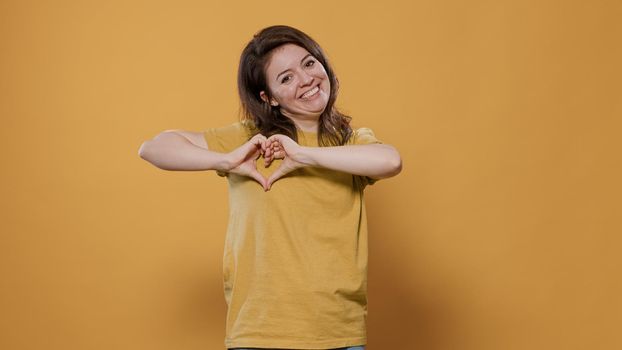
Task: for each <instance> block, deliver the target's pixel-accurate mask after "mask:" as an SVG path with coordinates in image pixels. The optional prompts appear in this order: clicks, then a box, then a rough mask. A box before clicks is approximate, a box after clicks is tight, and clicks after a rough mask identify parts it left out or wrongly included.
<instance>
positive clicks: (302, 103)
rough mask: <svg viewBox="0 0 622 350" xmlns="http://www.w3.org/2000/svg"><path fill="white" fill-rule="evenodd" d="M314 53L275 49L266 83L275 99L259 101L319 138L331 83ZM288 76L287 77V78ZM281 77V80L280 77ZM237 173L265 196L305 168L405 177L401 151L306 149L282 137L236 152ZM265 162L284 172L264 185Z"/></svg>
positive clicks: (368, 147)
mask: <svg viewBox="0 0 622 350" xmlns="http://www.w3.org/2000/svg"><path fill="white" fill-rule="evenodd" d="M308 55H309V52H308V51H307V50H306V49H304V48H302V47H300V46H297V45H294V44H285V45H283V46H280V47H278V48H276V49H275V50H274V51H273V53H272V55H271V57H270V58H269V61H268V64H267V66H266V71H265V73H266V79H267V85H268V90H269V91H270V95H271V97H270V98H268V94H266V92H265V91H261V92H260V97H261V98H262V100H263V101H264V102H265V103H270V104H271V105H272V106H274V107H278V108H280V110H281V113H282V114H283V115H284V116H286V117H288V118H290V119H291V120H292V121H293V122H294V123H295V124H296V126H297V127H298V128H299V129H301V130H303V131H311V132H317V129H318V125H319V118H320V115H321V114H322V112H323V111H324V109H325V108H326V105H327V104H328V100H329V96H330V88H331V86H330V80H329V78H328V75H327V74H326V70H325V69H324V67H323V66H322V65H321V64H320V62H319V61H318V60H317V59H316V58H315V57H313V56H308ZM282 72H285V73H282ZM281 73H282V74H281ZM315 87H318V88H319V91H318V92H317V93H316V94H315V95H314V96H311V98H308V99H305V98H303V97H302V95H303V94H304V93H306V92H308V91H311V90H312V89H314V88H315ZM234 153H235V157H233V158H235V160H233V161H232V164H234V165H233V169H231V171H232V172H234V173H241V174H245V175H247V176H250V177H252V178H254V179H255V180H257V181H258V182H259V183H261V184H262V185H263V187H264V190H265V191H268V190H269V189H270V187H271V186H272V184H273V183H274V182H275V181H277V180H278V179H279V178H281V177H282V176H283V175H285V174H287V173H289V172H291V171H293V170H296V169H298V168H301V167H307V166H312V167H324V168H328V169H333V170H338V171H344V172H348V173H352V174H357V175H365V176H370V177H372V178H375V179H381V178H385V177H390V176H395V175H397V174H398V173H399V172H400V171H401V158H400V156H399V153H398V152H397V150H396V149H395V148H394V147H393V146H390V145H386V144H372V145H352V146H338V147H303V146H300V145H299V144H298V143H296V141H294V140H292V139H291V138H290V137H288V136H286V135H282V134H276V135H272V136H270V137H269V138H266V137H265V136H263V135H261V134H258V135H256V136H255V137H254V138H253V139H251V140H249V141H248V142H247V143H246V144H244V145H243V146H242V147H240V148H239V149H238V150H236V151H235V152H234ZM260 156H263V157H264V158H265V163H266V166H269V165H270V163H271V162H272V160H273V159H283V161H282V162H281V164H280V166H279V167H278V168H277V169H276V170H275V171H274V172H273V173H272V174H271V175H270V177H269V178H268V179H265V178H264V177H263V175H261V174H260V173H259V172H258V171H257V168H256V160H257V158H259V157H260Z"/></svg>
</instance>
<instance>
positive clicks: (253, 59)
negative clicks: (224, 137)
mask: <svg viewBox="0 0 622 350" xmlns="http://www.w3.org/2000/svg"><path fill="white" fill-rule="evenodd" d="M284 44H295V45H298V46H300V47H302V48H304V49H306V50H307V51H308V52H309V53H310V54H312V55H313V56H314V57H315V58H316V59H317V60H318V61H319V62H320V63H321V64H322V65H323V66H324V69H325V70H326V73H327V75H328V79H329V81H330V96H329V99H328V104H327V105H326V108H325V109H324V111H323V112H322V114H321V115H320V118H319V126H318V145H320V146H341V145H344V144H345V143H346V142H348V140H349V139H350V137H351V136H352V128H351V127H350V121H351V120H352V118H351V117H349V116H347V115H345V114H343V113H341V112H339V111H338V110H337V108H336V107H335V100H336V99H337V93H338V91H339V81H338V80H337V76H336V75H335V72H334V71H333V68H332V67H331V65H330V63H329V62H328V58H327V57H326V55H325V54H324V51H323V50H322V48H321V47H320V45H318V43H317V42H315V40H313V39H312V38H311V37H310V36H309V35H307V34H305V33H303V32H302V31H300V30H298V29H296V28H293V27H290V26H286V25H275V26H270V27H267V28H264V29H262V30H260V31H259V32H257V33H256V34H255V35H254V36H253V39H251V40H250V42H249V43H248V44H247V45H246V47H245V48H244V50H243V51H242V55H241V57H240V65H239V67H238V93H239V95H240V103H241V105H240V108H241V110H242V118H241V119H242V121H243V122H246V123H248V122H249V121H251V122H252V123H248V124H251V126H252V127H253V128H254V130H253V133H252V134H253V135H255V134H257V133H261V134H263V135H265V136H268V137H269V136H271V135H274V134H283V135H287V136H289V137H290V138H291V139H293V140H294V141H296V142H298V134H297V130H296V125H295V124H294V122H293V121H292V120H291V119H290V118H288V117H286V116H285V115H283V114H282V113H281V110H280V106H276V107H275V106H272V105H270V103H267V102H265V101H264V100H262V99H261V97H260V92H261V91H262V90H263V91H264V92H265V94H266V95H267V97H268V100H269V99H270V97H271V94H270V90H269V89H268V84H267V79H266V67H267V65H268V62H269V60H270V57H271V55H272V53H273V50H274V49H276V48H278V47H280V46H281V45H284Z"/></svg>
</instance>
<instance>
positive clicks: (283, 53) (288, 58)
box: [266, 44, 309, 76]
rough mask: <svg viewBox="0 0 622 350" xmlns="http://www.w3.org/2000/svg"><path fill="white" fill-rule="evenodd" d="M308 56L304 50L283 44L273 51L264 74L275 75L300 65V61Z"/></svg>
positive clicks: (307, 52) (296, 46)
mask: <svg viewBox="0 0 622 350" xmlns="http://www.w3.org/2000/svg"><path fill="white" fill-rule="evenodd" d="M308 54H309V51H307V50H306V49H304V48H302V47H300V46H298V45H294V44H285V45H282V46H279V47H277V48H276V49H274V52H273V53H272V55H271V56H270V59H269V60H268V66H267V67H266V73H267V74H268V75H270V76H271V75H276V74H279V73H281V72H282V71H284V70H286V69H289V68H293V67H295V66H297V65H299V64H300V60H302V58H303V57H305V56H306V55H308Z"/></svg>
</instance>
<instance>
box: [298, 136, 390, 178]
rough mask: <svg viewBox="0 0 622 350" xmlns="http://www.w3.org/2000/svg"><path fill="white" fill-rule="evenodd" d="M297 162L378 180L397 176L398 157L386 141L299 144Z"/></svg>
mask: <svg viewBox="0 0 622 350" xmlns="http://www.w3.org/2000/svg"><path fill="white" fill-rule="evenodd" d="M300 159H301V162H302V163H303V164H305V165H307V166H313V167H322V168H328V169H332V170H337V171H343V172H346V173H350V174H354V175H362V176H369V177H371V178H374V179H382V178H387V177H391V176H395V175H397V174H398V173H399V172H400V171H401V169H402V160H401V158H400V155H399V153H398V152H397V150H396V149H395V147H393V146H391V145H386V144H370V145H351V146H336V147H302V148H301V156H300Z"/></svg>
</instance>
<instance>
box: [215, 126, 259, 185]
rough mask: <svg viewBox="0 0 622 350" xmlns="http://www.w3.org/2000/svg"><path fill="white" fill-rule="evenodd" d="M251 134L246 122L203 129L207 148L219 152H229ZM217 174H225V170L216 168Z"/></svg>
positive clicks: (246, 139)
mask: <svg viewBox="0 0 622 350" xmlns="http://www.w3.org/2000/svg"><path fill="white" fill-rule="evenodd" d="M250 136H251V131H250V129H249V128H248V124H247V123H245V122H243V121H242V122H235V123H233V124H229V125H226V126H223V127H217V128H208V129H205V130H204V131H203V137H204V138H205V142H207V149H208V150H210V151H214V152H219V153H229V152H231V151H233V150H234V149H236V148H238V147H240V146H241V145H243V144H244V143H245V142H246V141H248V139H249V138H250ZM216 174H218V176H222V177H224V176H227V173H226V172H222V171H219V170H217V171H216Z"/></svg>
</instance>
